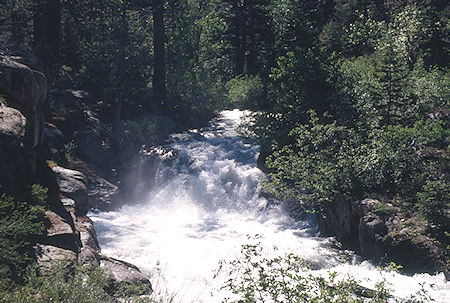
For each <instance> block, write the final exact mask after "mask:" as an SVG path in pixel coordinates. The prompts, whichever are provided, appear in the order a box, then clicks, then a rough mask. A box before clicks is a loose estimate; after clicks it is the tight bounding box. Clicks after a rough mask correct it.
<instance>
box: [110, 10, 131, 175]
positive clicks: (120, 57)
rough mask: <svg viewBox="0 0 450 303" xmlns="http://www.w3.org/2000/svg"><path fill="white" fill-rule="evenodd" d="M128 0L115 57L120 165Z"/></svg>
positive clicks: (114, 140)
mask: <svg viewBox="0 0 450 303" xmlns="http://www.w3.org/2000/svg"><path fill="white" fill-rule="evenodd" d="M127 7H128V2H127V1H123V2H122V5H121V12H120V24H121V26H120V29H119V30H118V37H117V41H118V42H119V47H118V52H117V55H116V58H115V60H114V61H115V65H116V67H115V68H116V74H115V77H114V82H115V83H114V85H115V87H116V88H118V90H117V91H116V96H115V98H114V103H113V105H112V129H111V150H112V152H113V155H114V159H115V161H114V162H115V163H114V165H115V166H120V163H121V159H120V148H121V146H120V137H121V134H122V127H121V118H122V98H123V97H124V96H123V92H124V89H123V81H124V79H123V69H124V68H125V64H126V63H125V47H126V45H127V44H128V37H127V34H128V18H127Z"/></svg>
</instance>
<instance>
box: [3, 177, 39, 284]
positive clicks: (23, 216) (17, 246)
mask: <svg viewBox="0 0 450 303" xmlns="http://www.w3.org/2000/svg"><path fill="white" fill-rule="evenodd" d="M32 196H33V197H34V199H35V201H33V204H31V203H28V202H16V201H14V199H12V198H10V197H8V196H6V195H5V194H2V195H1V196H0V284H2V285H1V286H7V285H10V281H14V282H21V281H22V280H23V279H24V276H23V274H24V270H25V268H26V267H27V266H28V265H29V264H31V263H32V261H33V258H32V245H33V244H34V242H35V239H36V237H37V236H40V235H42V234H43V232H44V230H45V227H44V212H45V207H44V206H43V204H44V203H45V199H46V190H45V189H43V188H42V187H40V186H39V185H33V186H32Z"/></svg>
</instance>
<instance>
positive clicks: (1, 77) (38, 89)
mask: <svg viewBox="0 0 450 303" xmlns="http://www.w3.org/2000/svg"><path fill="white" fill-rule="evenodd" d="M0 93H2V94H4V95H6V96H7V97H8V105H9V106H12V107H15V108H17V109H19V110H20V111H21V112H22V113H23V114H24V115H25V117H26V119H27V125H26V134H25V148H26V149H27V150H32V149H34V148H35V147H37V146H38V145H40V144H42V140H43V123H44V114H43V110H42V108H43V106H44V104H45V102H46V99H47V80H46V78H45V76H44V74H43V73H42V66H41V65H40V64H39V60H38V59H37V58H36V57H35V56H33V55H32V54H31V53H29V52H27V51H26V50H24V49H22V48H20V47H18V46H16V45H14V44H13V43H10V42H8V41H6V40H4V39H0Z"/></svg>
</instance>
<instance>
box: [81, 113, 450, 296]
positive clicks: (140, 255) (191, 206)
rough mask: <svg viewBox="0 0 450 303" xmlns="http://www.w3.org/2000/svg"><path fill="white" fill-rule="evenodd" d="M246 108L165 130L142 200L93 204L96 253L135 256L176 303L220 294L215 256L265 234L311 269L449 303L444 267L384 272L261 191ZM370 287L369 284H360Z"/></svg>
mask: <svg viewBox="0 0 450 303" xmlns="http://www.w3.org/2000/svg"><path fill="white" fill-rule="evenodd" d="M244 117H245V112H242V111H238V110H233V111H224V112H222V114H221V116H220V117H219V118H218V119H216V120H214V121H213V122H212V123H211V124H210V126H209V127H208V128H205V129H202V130H200V131H191V132H187V133H183V134H178V135H175V136H173V137H172V139H171V143H169V144H168V145H167V146H166V148H167V149H169V150H170V151H172V153H173V155H174V156H173V157H172V160H170V161H166V162H164V163H163V165H161V166H160V167H159V169H158V170H157V176H156V182H155V186H154V187H153V189H152V190H151V191H150V192H149V193H148V196H147V198H146V199H145V202H143V203H138V204H136V203H134V204H130V205H125V206H123V207H122V208H120V209H118V210H116V211H110V212H98V211H93V212H91V213H90V214H89V216H90V217H91V218H92V219H93V221H94V223H95V227H96V230H97V235H98V239H99V242H100V246H101V248H102V251H103V253H105V254H106V255H109V256H112V257H116V258H119V259H122V260H125V261H129V262H131V263H134V264H136V265H137V266H139V267H140V268H141V270H142V271H143V272H144V273H146V274H148V275H149V277H150V279H151V281H152V284H153V287H154V289H155V290H156V291H157V292H158V291H159V292H164V291H167V293H168V296H171V295H175V300H174V301H175V302H205V303H209V302H220V301H221V299H222V297H223V295H224V294H223V293H222V291H220V286H221V284H222V283H223V277H222V279H221V277H220V275H219V276H216V275H215V273H216V271H217V269H218V268H219V261H220V260H230V259H234V258H235V257H236V256H237V255H238V254H239V252H240V247H241V245H242V244H246V243H248V241H249V240H248V236H249V235H255V234H259V235H263V238H262V239H260V241H261V242H262V246H263V247H266V248H267V249H268V250H270V249H272V248H273V247H274V246H276V247H277V248H278V252H279V253H284V252H292V253H295V254H297V255H299V256H300V257H302V258H304V259H306V260H308V261H309V262H310V263H312V264H314V268H316V270H315V271H316V272H317V273H320V272H322V271H327V270H331V271H336V272H339V273H342V274H344V275H346V274H349V275H351V276H353V277H355V278H357V279H358V280H361V281H366V279H367V278H370V279H371V281H373V283H375V282H377V281H378V280H379V279H381V278H383V277H384V278H386V280H387V281H388V282H390V283H391V284H392V289H393V290H394V292H395V295H396V296H399V297H404V296H407V295H409V294H411V293H414V292H416V291H418V290H420V289H421V287H422V286H421V283H424V282H425V283H426V284H427V285H429V284H435V288H434V289H430V288H429V289H428V291H429V293H430V294H431V295H432V297H433V298H434V299H435V300H436V301H437V302H448V301H447V299H448V297H450V296H449V294H450V287H449V286H448V283H446V282H445V278H444V276H443V274H439V275H434V276H432V275H428V274H417V275H414V276H405V275H401V274H398V273H393V272H383V271H380V270H378V269H377V268H376V267H374V266H373V265H371V264H370V262H367V261H363V260H362V259H360V258H359V257H358V256H356V255H354V254H352V253H349V252H347V255H350V261H348V259H347V261H343V259H342V257H341V256H342V251H341V250H339V249H338V248H336V245H335V243H334V241H333V240H332V239H331V238H322V237H318V236H317V229H316V226H315V224H314V220H313V218H311V219H309V220H305V219H303V220H298V219H297V220H296V219H293V218H292V217H290V216H289V214H288V213H287V211H286V210H284V209H283V208H282V207H281V206H279V205H278V206H277V205H269V206H268V201H267V200H266V199H265V198H264V195H263V194H262V193H261V186H260V181H261V179H262V178H263V176H264V174H263V173H262V172H261V171H260V170H259V169H258V168H257V167H256V158H257V156H258V153H259V147H258V146H255V145H253V144H251V143H250V142H247V141H246V140H244V139H242V138H240V137H239V135H238V132H237V127H238V125H239V124H240V122H241V121H242V119H243V118H244ZM367 283H368V284H367V286H369V287H370V286H373V283H372V284H370V283H371V282H367Z"/></svg>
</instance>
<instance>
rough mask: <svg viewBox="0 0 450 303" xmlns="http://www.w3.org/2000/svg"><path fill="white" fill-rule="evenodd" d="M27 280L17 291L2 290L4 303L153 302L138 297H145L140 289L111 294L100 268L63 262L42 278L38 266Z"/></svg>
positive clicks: (0, 296) (32, 269)
mask: <svg viewBox="0 0 450 303" xmlns="http://www.w3.org/2000/svg"><path fill="white" fill-rule="evenodd" d="M25 278H26V280H25V283H24V284H23V285H20V286H16V287H15V288H14V289H5V288H1V287H0V302H2V303H34V302H35V303H38V302H67V303H78V302H83V303H98V302H105V303H109V302H111V303H112V302H117V299H115V298H117V297H121V298H123V302H142V303H144V302H147V303H150V302H152V301H151V300H150V299H145V298H139V297H138V296H139V295H140V294H141V292H139V287H135V288H133V287H128V288H126V287H123V288H121V289H118V292H117V293H116V294H114V297H112V296H110V295H108V294H107V293H106V292H105V289H107V287H108V286H109V279H108V276H107V274H106V273H105V272H104V271H103V270H102V269H101V268H100V267H96V268H95V269H94V268H91V267H89V266H84V267H83V266H75V267H73V268H67V267H66V266H64V264H63V263H61V264H56V265H55V266H53V267H52V270H51V272H49V273H48V274H46V275H39V274H38V270H37V268H36V266H30V267H29V268H28V269H27V272H26V276H25Z"/></svg>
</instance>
